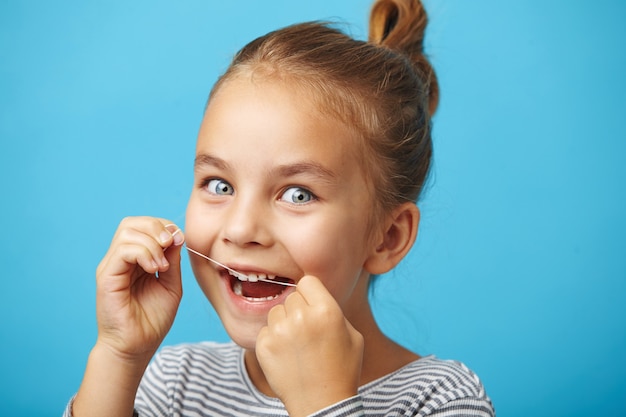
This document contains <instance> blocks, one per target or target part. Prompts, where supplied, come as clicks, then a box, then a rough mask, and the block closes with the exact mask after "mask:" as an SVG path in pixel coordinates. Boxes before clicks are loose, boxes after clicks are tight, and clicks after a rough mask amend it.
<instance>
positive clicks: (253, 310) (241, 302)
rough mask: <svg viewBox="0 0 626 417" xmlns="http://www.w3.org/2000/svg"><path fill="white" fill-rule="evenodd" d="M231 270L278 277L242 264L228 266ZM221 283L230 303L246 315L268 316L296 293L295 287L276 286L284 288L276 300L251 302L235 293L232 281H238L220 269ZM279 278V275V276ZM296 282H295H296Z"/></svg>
mask: <svg viewBox="0 0 626 417" xmlns="http://www.w3.org/2000/svg"><path fill="white" fill-rule="evenodd" d="M226 266H228V267H229V268H232V269H234V270H235V271H237V272H241V273H242V274H265V275H276V274H274V273H272V272H269V271H267V270H264V269H259V268H256V267H250V266H244V265H241V264H226ZM218 272H219V276H220V281H221V284H222V288H223V291H224V293H225V294H226V296H227V297H226V298H227V299H228V300H229V301H230V304H231V305H232V306H233V307H234V308H235V309H236V310H238V311H240V312H241V313H244V314H253V315H266V314H267V313H268V312H269V311H270V310H271V309H272V308H273V307H274V306H277V305H280V304H283V303H284V302H285V299H286V298H287V296H288V295H289V294H291V293H292V292H293V291H295V288H294V287H289V286H283V285H280V284H275V285H277V286H280V287H282V288H283V291H282V292H281V293H280V294H278V296H277V297H276V298H273V299H271V300H263V301H258V300H250V299H247V298H245V297H242V296H240V295H237V294H235V293H234V292H233V288H232V285H231V281H232V279H237V278H235V277H233V276H232V275H231V274H230V273H229V272H228V271H227V270H226V269H224V268H218ZM277 276H278V275H277ZM294 282H295V281H294Z"/></svg>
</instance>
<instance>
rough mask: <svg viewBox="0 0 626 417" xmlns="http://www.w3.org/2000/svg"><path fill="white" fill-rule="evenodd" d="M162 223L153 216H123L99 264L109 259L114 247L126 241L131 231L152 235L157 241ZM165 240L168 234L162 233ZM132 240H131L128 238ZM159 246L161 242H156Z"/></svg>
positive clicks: (131, 234) (162, 227)
mask: <svg viewBox="0 0 626 417" xmlns="http://www.w3.org/2000/svg"><path fill="white" fill-rule="evenodd" d="M163 229H164V225H163V222H161V221H160V220H159V219H155V218H153V217H125V218H124V219H122V221H121V222H120V224H119V226H118V227H117V230H116V231H115V234H114V235H113V239H112V240H111V245H110V247H109V250H108V251H107V253H106V254H105V255H104V257H103V258H102V262H101V265H105V264H107V263H108V261H109V260H110V258H111V256H113V254H114V253H115V248H116V247H117V246H118V245H120V244H124V243H128V242H129V240H127V239H129V238H130V237H132V236H133V233H131V232H132V231H137V232H140V233H143V234H146V235H151V236H154V240H155V241H157V242H158V239H159V238H158V236H159V235H160V233H161V232H162V231H163ZM163 238H164V239H165V240H168V239H169V236H165V235H163ZM130 241H132V240H130ZM158 246H159V247H160V246H161V244H160V243H158Z"/></svg>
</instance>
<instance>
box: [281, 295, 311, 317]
mask: <svg viewBox="0 0 626 417" xmlns="http://www.w3.org/2000/svg"><path fill="white" fill-rule="evenodd" d="M308 305H309V304H308V303H307V302H306V300H305V299H304V297H303V296H302V294H300V293H299V292H298V291H295V292H292V293H291V294H289V295H288V296H287V298H286V299H285V302H284V306H285V314H286V315H287V316H290V317H291V316H293V315H294V314H296V313H297V312H298V311H301V310H302V309H304V308H306V307H308Z"/></svg>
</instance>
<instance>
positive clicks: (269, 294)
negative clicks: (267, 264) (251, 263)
mask: <svg viewBox="0 0 626 417" xmlns="http://www.w3.org/2000/svg"><path fill="white" fill-rule="evenodd" d="M228 274H229V275H230V287H231V289H232V291H233V293H234V294H235V295H238V296H240V297H243V298H245V299H247V300H248V301H253V302H262V301H272V300H275V299H277V298H278V297H279V296H280V295H281V294H282V293H284V292H285V291H286V289H287V286H285V284H291V285H290V286H292V285H294V284H295V282H294V280H292V279H291V278H285V277H277V276H275V275H267V274H260V273H246V274H243V273H238V274H236V275H235V274H234V273H233V272H231V271H228Z"/></svg>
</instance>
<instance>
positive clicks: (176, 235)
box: [172, 229, 185, 246]
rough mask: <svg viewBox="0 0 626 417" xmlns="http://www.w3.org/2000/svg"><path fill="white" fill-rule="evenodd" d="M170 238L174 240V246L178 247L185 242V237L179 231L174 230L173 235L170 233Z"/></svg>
mask: <svg viewBox="0 0 626 417" xmlns="http://www.w3.org/2000/svg"><path fill="white" fill-rule="evenodd" d="M172 237H173V238H174V245H176V246H180V245H182V244H183V243H184V242H185V236H183V232H182V231H181V230H180V229H176V231H175V232H174V233H172Z"/></svg>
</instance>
